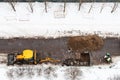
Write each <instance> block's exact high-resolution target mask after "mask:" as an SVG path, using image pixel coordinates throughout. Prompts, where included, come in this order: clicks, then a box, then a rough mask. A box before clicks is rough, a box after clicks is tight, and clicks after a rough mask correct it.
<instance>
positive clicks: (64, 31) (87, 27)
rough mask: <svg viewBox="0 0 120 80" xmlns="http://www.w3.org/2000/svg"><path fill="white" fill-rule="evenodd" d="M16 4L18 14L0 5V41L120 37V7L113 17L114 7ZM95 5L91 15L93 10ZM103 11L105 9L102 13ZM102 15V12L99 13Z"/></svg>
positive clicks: (119, 5)
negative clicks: (23, 38) (90, 35)
mask: <svg viewBox="0 0 120 80" xmlns="http://www.w3.org/2000/svg"><path fill="white" fill-rule="evenodd" d="M32 5H33V13H32V12H31V9H30V6H29V4H28V3H15V9H16V12H14V11H13V9H12V7H11V5H10V4H9V3H0V37H4V38H9V37H33V36H34V37H35V36H43V37H61V36H71V35H72V36H75V35H84V34H86V33H91V34H94V33H96V34H99V35H100V36H114V37H116V36H117V37H119V36H120V27H119V26H120V22H119V21H120V3H118V6H117V8H116V10H115V11H114V12H113V13H111V11H112V8H113V6H114V3H83V4H82V6H81V9H80V11H78V6H79V4H78V3H67V4H66V11H65V13H64V12H63V10H64V3H51V2H48V3H47V10H48V11H47V13H46V11H45V6H44V3H38V2H35V3H32ZM91 5H93V7H92V9H91V11H90V12H89V9H90V6H91ZM101 7H103V9H102V11H101ZM100 11H101V12H100Z"/></svg>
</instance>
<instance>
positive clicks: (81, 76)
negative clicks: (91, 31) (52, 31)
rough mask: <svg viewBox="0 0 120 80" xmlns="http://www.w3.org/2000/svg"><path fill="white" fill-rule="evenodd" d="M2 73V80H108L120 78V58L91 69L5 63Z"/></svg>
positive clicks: (0, 69)
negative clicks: (8, 64) (9, 64)
mask: <svg viewBox="0 0 120 80" xmlns="http://www.w3.org/2000/svg"><path fill="white" fill-rule="evenodd" d="M0 71H1V73H0V76H1V77H0V79H4V80H35V79H36V80H40V79H41V80H68V79H69V80H108V79H109V78H113V77H115V76H118V77H119V75H120V56H117V57H113V63H111V64H104V65H93V66H90V67H89V66H88V67H87V66H78V67H74V66H61V65H52V64H39V65H22V66H19V65H14V66H7V65H6V64H5V63H3V64H0ZM21 73H22V74H21ZM77 73H78V74H77ZM10 74H11V75H12V77H10ZM73 74H74V75H76V76H75V79H73V78H74V77H73Z"/></svg>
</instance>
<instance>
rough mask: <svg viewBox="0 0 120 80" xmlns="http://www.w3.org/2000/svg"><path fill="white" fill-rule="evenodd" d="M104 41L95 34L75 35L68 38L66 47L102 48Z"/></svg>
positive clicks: (74, 49)
mask: <svg viewBox="0 0 120 80" xmlns="http://www.w3.org/2000/svg"><path fill="white" fill-rule="evenodd" d="M103 44H104V41H103V39H102V38H101V37H99V36H97V35H87V36H75V37H70V38H69V40H68V44H67V45H68V48H70V49H72V50H73V51H80V52H83V51H86V50H87V51H96V50H99V49H101V48H102V46H103Z"/></svg>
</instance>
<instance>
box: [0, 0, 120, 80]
mask: <svg viewBox="0 0 120 80" xmlns="http://www.w3.org/2000/svg"><path fill="white" fill-rule="evenodd" d="M47 4H48V6H47V8H48V12H47V13H46V12H45V9H44V3H38V2H35V3H33V4H32V5H33V13H32V12H31V10H30V7H29V5H28V3H16V4H15V8H16V12H14V11H13V10H12V7H11V6H10V4H9V3H2V2H1V3H0V11H1V12H0V37H4V38H11V37H35V36H39V37H41V36H43V37H46V38H47V37H61V36H75V35H85V34H88V33H90V34H94V33H96V34H99V35H100V36H103V37H106V36H110V37H119V36H120V27H119V26H120V23H119V21H120V14H119V13H120V3H118V7H117V9H116V10H115V12H113V13H111V10H112V7H113V5H114V3H83V4H82V6H81V9H80V11H78V5H79V4H78V3H67V4H66V12H65V13H64V12H63V7H64V6H63V5H64V3H51V2H48V3H47ZM92 4H93V8H92V9H91V11H90V13H88V11H89V9H90V6H91V5H92ZM103 4H104V8H103V10H102V12H101V13H100V9H101V6H102V5H103ZM4 59H5V58H4ZM0 60H3V58H2V59H0ZM49 67H51V68H52V71H50V70H51V69H50V70H49ZM21 68H22V69H25V70H24V71H23V76H20V74H19V71H17V70H19V69H21ZM76 68H77V71H82V73H81V75H80V73H79V74H78V75H77V78H78V80H108V78H110V77H114V76H116V75H120V70H119V69H120V57H116V58H114V60H113V63H112V64H110V65H94V66H90V67H85V66H84V67H66V66H60V65H51V64H48V65H46V64H42V65H29V66H26V65H24V66H17V65H15V66H9V67H8V66H6V64H0V71H1V73H0V80H1V79H3V80H40V79H41V80H68V79H72V78H71V77H72V76H73V75H71V73H67V70H70V71H72V70H73V69H76ZM29 69H30V70H29ZM38 69H39V70H40V69H41V72H40V73H41V74H40V75H38V72H37V71H38ZM11 70H13V71H12V72H11ZM30 71H31V72H30ZM66 73H67V74H66ZM9 74H11V75H12V76H13V77H12V78H10V75H9ZM30 74H31V76H32V77H31V76H30ZM8 75H9V76H8ZM69 77H70V78H69ZM74 80H75V79H74Z"/></svg>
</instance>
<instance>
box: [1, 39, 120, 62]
mask: <svg viewBox="0 0 120 80" xmlns="http://www.w3.org/2000/svg"><path fill="white" fill-rule="evenodd" d="M69 38H70V37H61V38H55V39H54V38H48V39H45V38H39V39H34V38H13V39H0V53H6V54H9V53H15V52H19V53H20V52H21V51H22V50H24V49H32V50H36V51H37V53H40V54H41V56H42V57H43V58H45V57H51V58H54V59H57V60H61V61H64V60H65V59H67V58H74V57H75V55H74V54H73V53H72V52H71V51H70V50H69V48H68V40H69ZM106 52H109V53H111V55H112V56H118V55H120V39H118V38H106V39H104V44H103V46H102V48H101V49H99V50H96V51H91V53H90V63H91V64H100V63H104V60H103V56H104V55H105V54H106Z"/></svg>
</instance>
